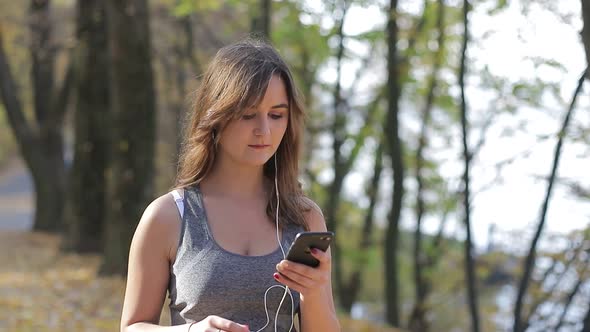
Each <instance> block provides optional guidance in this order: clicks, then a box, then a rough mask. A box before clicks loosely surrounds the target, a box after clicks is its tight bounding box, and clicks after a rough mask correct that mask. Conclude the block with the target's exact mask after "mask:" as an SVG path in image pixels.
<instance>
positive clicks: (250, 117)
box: [242, 113, 256, 120]
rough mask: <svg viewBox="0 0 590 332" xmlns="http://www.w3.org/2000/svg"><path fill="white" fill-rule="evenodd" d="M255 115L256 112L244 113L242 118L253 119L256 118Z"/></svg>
mask: <svg viewBox="0 0 590 332" xmlns="http://www.w3.org/2000/svg"><path fill="white" fill-rule="evenodd" d="M255 116H256V113H254V114H244V115H242V119H244V120H251V119H254V117H255Z"/></svg>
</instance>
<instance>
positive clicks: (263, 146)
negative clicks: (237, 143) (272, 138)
mask: <svg viewBox="0 0 590 332" xmlns="http://www.w3.org/2000/svg"><path fill="white" fill-rule="evenodd" d="M248 146H249V147H251V148H253V149H265V148H268V147H269V146H270V145H266V144H253V145H248Z"/></svg>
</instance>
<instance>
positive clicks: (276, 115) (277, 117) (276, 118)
mask: <svg viewBox="0 0 590 332" xmlns="http://www.w3.org/2000/svg"><path fill="white" fill-rule="evenodd" d="M270 117H271V119H274V120H278V119H280V118H282V117H283V115H282V114H271V115H270Z"/></svg>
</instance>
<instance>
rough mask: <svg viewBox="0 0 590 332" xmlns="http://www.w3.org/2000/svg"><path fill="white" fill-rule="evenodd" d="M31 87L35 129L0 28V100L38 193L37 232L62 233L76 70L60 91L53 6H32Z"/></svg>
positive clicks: (68, 73) (36, 197) (67, 75)
mask: <svg viewBox="0 0 590 332" xmlns="http://www.w3.org/2000/svg"><path fill="white" fill-rule="evenodd" d="M29 14H30V20H31V24H30V31H31V47H30V54H31V61H32V66H31V81H32V86H33V95H34V96H33V100H34V115H35V117H34V118H35V120H36V123H35V124H30V123H28V122H27V120H26V117H25V116H24V113H23V106H22V103H21V101H20V99H19V97H18V96H19V92H18V88H17V84H16V82H15V80H14V77H13V76H12V73H11V70H10V65H9V64H8V59H7V58H6V54H5V52H4V48H3V46H2V30H1V27H0V81H1V84H0V90H1V91H0V95H1V96H2V101H3V103H4V106H5V107H4V108H5V110H6V113H7V117H8V121H9V123H10V126H11V128H12V131H13V132H14V135H15V137H16V141H17V144H18V146H19V149H20V152H21V155H22V157H23V159H24V161H25V164H26V165H27V167H28V169H29V171H30V172H31V177H32V178H33V185H34V188H35V215H34V222H33V230H36V231H46V232H57V231H59V230H60V228H61V224H62V218H63V207H64V202H65V200H64V195H65V182H66V181H65V174H66V171H65V167H64V160H63V155H64V154H63V137H62V132H61V125H62V122H63V114H64V112H65V108H66V105H67V100H68V96H69V91H70V85H71V84H70V83H71V77H72V75H71V68H70V67H68V71H67V73H66V76H65V78H64V81H63V84H62V86H61V88H60V89H56V88H55V84H54V75H53V64H54V58H55V57H54V46H53V45H52V44H51V21H50V19H49V16H50V15H49V1H47V0H45V1H43V0H41V1H32V2H31V5H30V12H29Z"/></svg>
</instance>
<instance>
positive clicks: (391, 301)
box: [0, 0, 590, 332]
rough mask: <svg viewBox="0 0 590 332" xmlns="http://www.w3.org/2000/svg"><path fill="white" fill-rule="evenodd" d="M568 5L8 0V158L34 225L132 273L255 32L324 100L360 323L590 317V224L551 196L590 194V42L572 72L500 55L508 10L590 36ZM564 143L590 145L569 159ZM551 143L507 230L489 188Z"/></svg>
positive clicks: (583, 12)
mask: <svg viewBox="0 0 590 332" xmlns="http://www.w3.org/2000/svg"><path fill="white" fill-rule="evenodd" d="M560 3H561V2H560ZM563 3H567V4H565V5H563V4H562V5H559V4H558V3H557V2H554V1H544V0H519V1H516V0H508V1H507V0H477V1H476V0H471V1H468V0H464V1H451V0H424V1H422V2H418V1H403V0H390V1H385V0H380V1H379V0H322V1H320V0H317V1H303V0H301V1H296V0H282V1H271V0H245V1H237V0H227V1H213V0H152V1H146V0H125V1H114V0H113V1H99V0H84V1H82V0H79V1H74V0H67V1H66V0H62V1H57V0H54V1H50V0H44V1H38V0H31V1H30V2H26V1H21V2H14V1H8V0H0V9H2V10H1V11H0V12H1V14H0V96H1V100H2V103H1V104H0V143H1V144H0V167H2V166H3V165H6V164H7V162H8V161H9V160H10V159H12V158H22V160H24V164H25V166H26V168H27V170H28V172H29V173H30V175H31V178H32V180H33V183H34V194H35V197H36V199H35V214H34V223H33V227H32V230H33V231H44V232H52V233H54V234H58V235H59V236H61V237H62V243H61V249H62V250H63V251H66V252H77V253H99V254H100V255H102V257H103V258H102V263H101V269H100V271H101V273H103V274H106V275H112V274H114V275H123V274H124V273H125V271H126V261H127V254H128V249H129V243H130V239H131V236H132V234H133V231H134V229H135V226H136V224H137V222H138V221H139V217H140V215H141V213H142V212H143V209H144V208H145V207H146V206H147V204H148V202H149V201H150V200H151V199H153V198H154V197H156V196H157V195H160V194H162V193H165V192H166V191H167V190H169V188H170V186H171V185H172V184H173V183H172V180H173V178H174V174H175V171H176V162H177V156H178V148H179V137H181V132H182V130H183V124H184V122H183V120H184V116H185V113H186V112H187V111H190V109H191V102H192V100H191V97H192V94H193V92H194V90H195V89H196V88H197V87H198V85H199V77H200V75H201V73H202V71H203V69H204V67H205V65H206V63H207V62H208V61H209V59H210V58H211V57H212V56H213V55H214V54H215V52H216V51H217V49H219V48H220V47H221V46H223V45H225V44H227V43H230V42H233V41H236V40H239V39H242V38H244V37H246V36H248V35H251V34H253V35H256V36H260V37H262V38H266V39H268V40H270V41H271V42H272V43H273V44H274V45H275V46H276V47H277V48H278V50H279V51H280V52H281V54H282V55H283V57H284V58H285V59H286V61H287V62H288V63H289V64H290V66H291V69H292V71H293V74H294V76H295V77H296V80H297V83H298V85H299V88H300V90H301V91H302V92H303V94H304V96H305V98H306V99H305V105H306V107H307V113H308V116H309V119H308V123H307V128H306V136H305V147H306V148H305V151H304V155H303V160H302V164H301V169H302V174H301V181H302V183H303V185H304V189H305V190H306V192H307V193H308V194H309V195H310V196H311V197H312V198H313V199H314V200H316V201H317V202H318V203H319V204H320V205H321V207H322V209H323V211H324V214H325V217H326V222H327V225H328V228H329V229H331V230H334V231H335V232H336V233H337V234H338V236H337V241H336V243H334V247H333V255H334V257H333V267H334V276H333V277H334V292H335V296H336V303H337V305H338V309H339V311H340V312H341V314H342V315H343V316H351V317H352V318H359V319H366V320H372V321H374V322H375V324H376V325H379V324H387V325H391V326H395V327H401V328H403V329H406V330H410V331H450V330H462V331H495V330H513V331H515V332H520V331H525V330H526V331H545V330H563V331H577V330H584V331H589V330H590V303H589V301H588V298H590V271H588V268H587V267H588V263H589V262H588V259H589V257H590V253H589V250H590V228H589V227H588V224H589V223H588V222H587V221H586V223H585V224H580V225H578V227H575V229H568V231H566V232H561V233H556V232H554V231H549V230H547V227H546V224H547V221H548V219H550V218H551V216H553V219H554V222H555V223H559V222H560V221H559V215H555V214H553V215H551V214H550V213H549V211H550V203H551V202H552V200H553V199H554V197H553V196H552V193H553V192H554V191H556V190H560V191H559V193H560V195H561V199H563V197H566V199H568V200H578V201H581V202H583V201H588V198H589V197H590V194H589V192H590V181H589V180H590V179H589V178H588V177H587V176H586V177H584V175H579V174H581V173H580V172H576V171H571V170H572V168H571V167H574V166H572V165H575V160H573V159H576V158H577V159H578V160H583V159H587V158H588V156H589V155H590V148H589V147H590V138H589V136H588V135H589V133H590V130H589V127H590V117H589V116H588V114H585V113H584V114H582V113H583V112H579V113H575V112H574V110H575V109H576V108H582V107H587V106H588V101H587V98H586V97H585V96H586V95H585V93H584V89H583V87H584V82H585V79H586V77H587V72H586V70H585V68H586V67H587V66H588V63H587V60H586V59H587V58H588V53H587V52H586V54H582V53H576V54H571V57H573V58H576V59H579V60H577V61H576V63H581V64H583V65H581V67H580V68H578V69H576V70H577V71H576V75H574V76H572V75H571V74H570V73H569V72H568V71H569V69H570V68H569V67H567V66H568V65H567V64H564V63H561V62H560V61H561V60H559V59H555V58H553V57H551V55H550V54H545V53H544V52H540V53H539V54H535V55H534V56H522V55H519V54H513V56H514V57H517V56H521V57H520V58H518V59H516V60H515V61H516V62H518V61H521V63H516V64H515V63H506V65H505V66H506V68H510V69H508V70H505V71H504V72H502V71H499V70H497V69H494V68H493V67H492V66H490V65H489V63H488V62H489V61H488V60H486V58H485V56H486V54H485V53H486V52H489V50H490V49H489V48H486V47H488V45H491V44H493V42H494V41H493V40H494V39H493V38H494V36H495V35H497V34H501V33H502V30H501V26H500V25H501V23H494V22H495V21H494V20H500V19H502V18H503V17H506V16H507V15H512V16H510V17H512V19H518V20H522V21H523V22H525V24H526V22H531V21H534V20H537V19H539V18H542V17H553V19H554V20H555V21H552V22H553V23H552V24H557V23H555V22H559V23H560V24H563V25H567V26H570V27H572V29H578V30H579V31H580V32H581V38H579V40H577V43H576V44H575V45H569V46H568V47H572V48H573V47H578V48H579V49H581V50H583V49H586V50H587V49H588V48H589V46H588V45H590V37H589V34H588V31H589V30H588V25H587V24H585V23H584V22H585V21H586V20H590V15H588V10H589V8H590V5H589V4H588V2H587V1H585V0H582V1H577V0H568V1H565V2H563ZM515 13H516V14H515ZM515 15H516V16H515ZM486 20H487V23H485V24H484V21H486ZM474 27H475V28H476V29H473V28H474ZM515 33H516V34H519V38H521V40H522V41H523V42H525V41H526V39H527V38H533V37H531V36H530V35H526V33H524V32H522V31H516V32H515ZM494 45H498V44H497V43H496V44H494ZM546 47H547V48H548V49H549V48H559V47H561V46H560V45H546ZM502 51H503V52H505V53H510V52H511V51H512V50H511V49H509V48H508V46H507V48H506V49H505V50H502ZM502 51H500V52H498V51H497V50H496V53H494V54H496V55H498V54H501V52H502ZM486 61H488V62H486ZM519 69H522V73H521V72H519ZM515 72H516V73H515ZM578 72H580V73H581V72H584V74H583V75H582V76H581V77H575V76H577V75H579V74H578ZM556 77H557V78H556ZM572 95H573V97H572ZM565 96H567V97H565ZM586 113H587V112H586ZM576 117H577V118H576ZM540 118H543V119H544V120H542V121H541V120H538V119H540ZM547 119H549V120H547ZM576 119H577V120H576ZM539 123H541V124H539ZM541 127H542V128H543V129H542V130H540V129H539V128H541ZM545 128H550V129H545ZM541 132H542V133H541ZM8 133H9V134H8ZM540 133H541V134H540ZM502 140H508V141H509V143H508V144H506V142H502ZM524 141H526V142H530V144H528V147H526V148H524V149H516V151H518V152H516V153H514V152H509V153H505V151H504V150H506V148H505V146H509V145H511V144H513V145H515V146H516V145H518V146H521V145H522V144H520V143H518V142H524ZM568 144H569V145H570V146H572V149H573V147H575V148H576V153H575V155H576V158H573V157H571V155H568V157H567V158H566V159H565V161H563V162H562V163H561V165H562V167H565V166H563V165H568V167H569V168H567V169H565V170H564V171H563V172H562V173H560V163H559V160H560V157H561V156H562V155H563V154H564V153H566V152H563V151H564V147H565V149H566V151H567V146H568ZM500 145H502V148H497V146H500ZM524 145H527V144H524ZM533 150H534V151H533ZM535 151H536V152H535ZM539 151H545V153H544V154H543V155H542V157H537V159H536V160H542V161H543V162H541V164H544V165H543V166H546V167H545V168H542V171H534V172H532V173H533V175H532V176H531V177H535V178H536V181H537V182H539V183H540V184H541V185H543V186H544V188H545V189H543V190H537V191H538V193H531V198H529V200H526V201H525V200H523V202H522V203H521V204H520V206H519V208H522V209H523V210H528V211H532V213H533V214H534V213H536V211H539V217H538V218H537V219H535V220H534V222H533V220H531V222H532V223H531V224H530V225H529V226H527V227H526V228H520V229H519V230H518V231H510V230H509V229H508V228H507V227H504V228H503V229H500V226H493V225H491V226H490V223H491V222H490V220H491V221H492V222H493V221H494V219H493V217H487V216H485V218H482V213H479V212H478V211H488V213H490V211H492V212H493V211H494V210H496V209H504V206H507V204H506V202H502V201H501V200H500V199H498V197H497V196H496V199H489V197H490V196H486V194H487V193H489V192H492V191H493V190H495V189H497V188H500V187H502V186H503V185H505V182H506V180H505V177H507V176H509V172H510V170H511V169H513V168H514V167H515V166H514V165H515V164H517V163H518V162H520V161H523V160H528V159H530V158H531V155H535V154H537V155H538V154H539V153H540V152H539ZM572 160H573V161H572ZM586 167H587V166H586ZM570 172H571V173H572V175H571V176H570V175H569V174H570ZM560 174H561V176H560ZM529 175H531V174H529ZM481 197H484V198H483V199H482V198H481ZM486 197H488V198H486ZM535 199H536V200H535ZM525 202H526V203H525ZM537 209H539V210H537ZM517 212H518V211H513V213H512V215H513V216H514V218H517ZM586 217H587V216H586ZM586 219H587V218H586ZM501 222H506V221H505V220H501ZM508 222H509V221H508ZM503 225H505V224H503ZM482 229H484V231H482ZM488 229H489V231H488ZM486 231H487V236H486V238H485V239H482V237H481V236H478V235H477V234H482V233H486Z"/></svg>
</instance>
